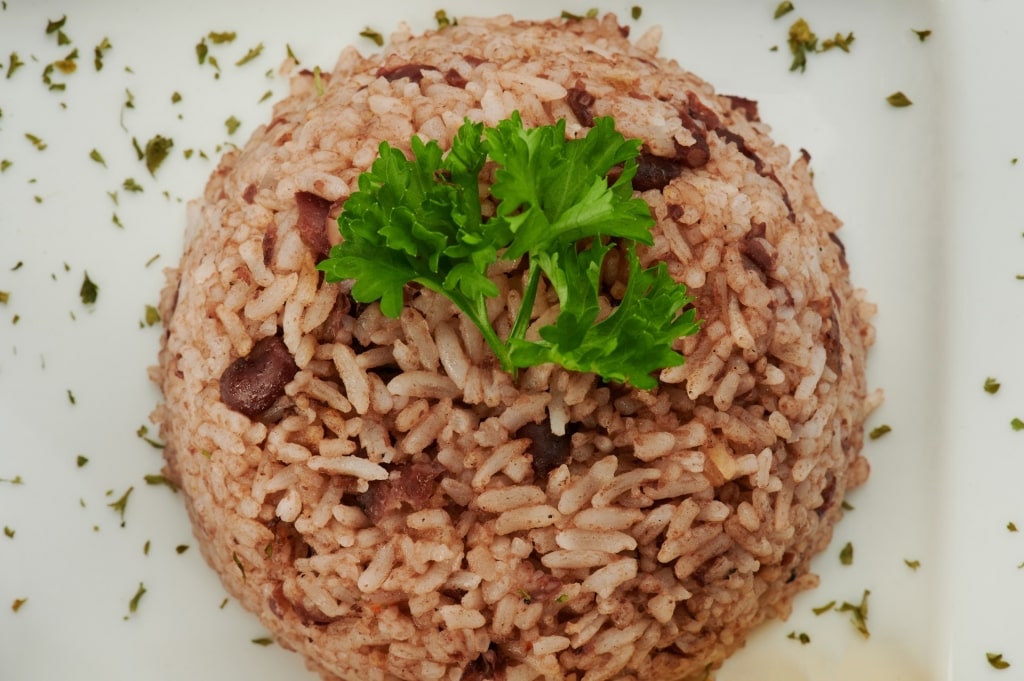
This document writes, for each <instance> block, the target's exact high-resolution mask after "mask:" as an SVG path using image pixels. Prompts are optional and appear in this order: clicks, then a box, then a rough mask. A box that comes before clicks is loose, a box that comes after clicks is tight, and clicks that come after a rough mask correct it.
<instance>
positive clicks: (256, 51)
mask: <svg viewBox="0 0 1024 681" xmlns="http://www.w3.org/2000/svg"><path fill="white" fill-rule="evenodd" d="M262 53H263V43H260V44H259V45H257V46H256V47H253V48H250V49H249V51H248V52H246V53H245V56H244V57H242V58H241V59H239V60H238V61H236V62H235V66H245V65H246V64H248V63H249V62H251V61H252V60H253V59H255V58H256V57H258V56H260V54H262Z"/></svg>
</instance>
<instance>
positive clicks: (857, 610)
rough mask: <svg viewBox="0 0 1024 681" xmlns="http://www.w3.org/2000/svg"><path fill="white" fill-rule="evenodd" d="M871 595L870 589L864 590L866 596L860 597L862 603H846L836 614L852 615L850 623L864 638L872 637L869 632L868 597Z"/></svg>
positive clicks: (839, 607)
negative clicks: (845, 613)
mask: <svg viewBox="0 0 1024 681" xmlns="http://www.w3.org/2000/svg"><path fill="white" fill-rule="evenodd" d="M870 595H871V592H870V591H869V590H868V589H864V594H863V595H862V596H861V597H860V603H858V604H856V605H854V604H853V603H850V602H848V601H844V602H843V603H842V605H840V606H838V607H837V608H836V612H848V613H850V621H851V622H852V623H853V626H854V628H855V629H856V630H857V631H859V632H860V633H861V635H862V636H864V638H870V637H871V632H870V631H868V596H870Z"/></svg>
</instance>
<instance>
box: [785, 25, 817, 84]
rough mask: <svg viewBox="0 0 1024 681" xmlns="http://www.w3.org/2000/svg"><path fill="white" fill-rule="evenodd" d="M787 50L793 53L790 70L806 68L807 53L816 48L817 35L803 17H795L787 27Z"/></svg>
mask: <svg viewBox="0 0 1024 681" xmlns="http://www.w3.org/2000/svg"><path fill="white" fill-rule="evenodd" d="M787 42H788V43H789V51H790V53H792V55H793V63H791V64H790V65H789V70H790V71H796V70H797V69H799V70H800V72H801V73H802V72H804V71H806V70H807V54H808V53H814V52H815V51H816V50H817V49H818V36H816V35H815V34H814V31H812V30H811V27H810V26H809V25H808V24H807V21H805V20H804V19H797V20H796V21H794V22H793V25H792V26H790V27H789V38H788V39H787Z"/></svg>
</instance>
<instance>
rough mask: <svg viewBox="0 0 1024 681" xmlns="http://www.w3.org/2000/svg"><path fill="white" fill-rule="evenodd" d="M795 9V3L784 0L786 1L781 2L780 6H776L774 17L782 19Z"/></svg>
mask: <svg viewBox="0 0 1024 681" xmlns="http://www.w3.org/2000/svg"><path fill="white" fill-rule="evenodd" d="M793 9H794V7H793V3H791V2H789V0H784V2H780V3H779V5H778V7H776V8H775V16H774V17H773V18H774V19H781V18H782V17H784V16H786V15H787V14H789V13H790V12H792V11H793Z"/></svg>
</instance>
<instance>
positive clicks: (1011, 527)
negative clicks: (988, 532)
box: [1006, 520, 1017, 532]
mask: <svg viewBox="0 0 1024 681" xmlns="http://www.w3.org/2000/svg"><path fill="white" fill-rule="evenodd" d="M1006 529H1007V530H1009V531H1010V532H1017V525H1016V523H1014V522H1013V521H1012V520H1011V521H1010V522H1008V523H1006Z"/></svg>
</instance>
